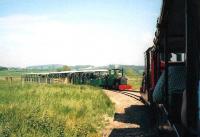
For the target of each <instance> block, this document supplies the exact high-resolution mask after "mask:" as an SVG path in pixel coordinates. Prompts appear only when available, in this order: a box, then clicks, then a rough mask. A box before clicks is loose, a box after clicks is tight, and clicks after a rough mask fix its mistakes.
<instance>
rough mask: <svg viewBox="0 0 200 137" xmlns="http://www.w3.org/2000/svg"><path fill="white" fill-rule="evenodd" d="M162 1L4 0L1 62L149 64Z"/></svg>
mask: <svg viewBox="0 0 200 137" xmlns="http://www.w3.org/2000/svg"><path fill="white" fill-rule="evenodd" d="M160 8H161V0H0V66H14V67H26V66H30V65H41V64H66V65H83V64H91V65H96V66H100V65H107V64H134V65H143V64H144V61H143V60H144V58H143V55H144V51H145V50H146V49H147V47H149V46H152V41H153V37H154V32H155V29H156V20H157V17H158V16H159V14H160Z"/></svg>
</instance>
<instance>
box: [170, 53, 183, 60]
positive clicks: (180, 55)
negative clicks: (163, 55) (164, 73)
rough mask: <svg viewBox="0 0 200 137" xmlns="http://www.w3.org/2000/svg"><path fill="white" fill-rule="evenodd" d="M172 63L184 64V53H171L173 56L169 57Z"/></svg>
mask: <svg viewBox="0 0 200 137" xmlns="http://www.w3.org/2000/svg"><path fill="white" fill-rule="evenodd" d="M169 58H170V61H171V62H178V61H181V62H184V61H185V54H184V53H171V55H169Z"/></svg>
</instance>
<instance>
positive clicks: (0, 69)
mask: <svg viewBox="0 0 200 137" xmlns="http://www.w3.org/2000/svg"><path fill="white" fill-rule="evenodd" d="M3 70H8V68H7V67H2V66H0V71H3Z"/></svg>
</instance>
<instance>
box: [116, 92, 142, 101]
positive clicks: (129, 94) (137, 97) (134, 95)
mask: <svg viewBox="0 0 200 137" xmlns="http://www.w3.org/2000/svg"><path fill="white" fill-rule="evenodd" d="M118 92H119V93H121V94H124V95H126V96H129V97H132V98H134V99H136V100H138V101H141V102H142V99H141V96H139V95H136V94H135V93H134V92H136V91H118ZM138 93H139V92H138Z"/></svg>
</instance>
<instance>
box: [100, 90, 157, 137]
mask: <svg viewBox="0 0 200 137" xmlns="http://www.w3.org/2000/svg"><path fill="white" fill-rule="evenodd" d="M105 93H106V94H107V96H108V97H109V98H110V99H111V100H112V102H113V103H115V115H114V118H109V125H108V126H107V127H106V128H105V129H104V131H103V136H104V137H157V136H158V133H157V130H156V128H155V127H154V125H153V119H152V118H151V117H150V116H152V114H150V113H151V112H150V110H149V108H148V107H147V106H145V105H144V104H143V103H142V102H140V101H138V100H136V99H135V98H132V97H129V96H127V95H124V94H121V93H119V92H113V91H108V90H105ZM134 94H137V95H139V94H138V93H134Z"/></svg>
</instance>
